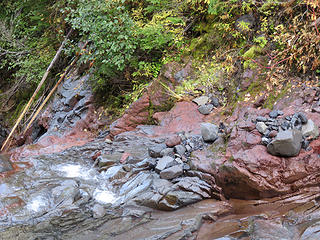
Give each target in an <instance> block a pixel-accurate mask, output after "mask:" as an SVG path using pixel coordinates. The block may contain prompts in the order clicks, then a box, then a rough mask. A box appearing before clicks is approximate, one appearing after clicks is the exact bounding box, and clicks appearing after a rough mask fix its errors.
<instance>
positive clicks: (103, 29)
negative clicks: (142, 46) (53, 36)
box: [64, 0, 137, 83]
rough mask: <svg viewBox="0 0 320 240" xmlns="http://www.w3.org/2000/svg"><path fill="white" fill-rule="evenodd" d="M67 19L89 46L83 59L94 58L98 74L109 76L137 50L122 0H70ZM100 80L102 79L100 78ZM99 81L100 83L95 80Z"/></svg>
mask: <svg viewBox="0 0 320 240" xmlns="http://www.w3.org/2000/svg"><path fill="white" fill-rule="evenodd" d="M68 2H69V5H72V3H73V4H74V6H72V7H70V6H68V7H66V8H65V9H64V12H67V13H68V17H67V18H66V21H67V22H68V23H70V24H71V25H72V27H73V28H74V29H76V30H78V31H79V33H80V35H81V36H82V38H83V41H87V40H89V41H90V43H91V45H90V49H89V51H88V52H87V54H85V55H83V57H82V60H83V61H85V62H86V61H95V64H96V69H97V71H98V72H99V73H101V74H105V75H107V76H111V75H113V74H115V73H116V72H117V71H122V70H123V69H124V68H125V66H126V65H127V64H128V62H129V61H130V60H131V59H132V56H133V53H134V51H135V49H136V44H137V43H136V40H135V38H134V32H133V29H134V27H135V25H134V22H133V21H132V19H131V18H130V16H129V13H128V11H127V10H126V8H125V7H124V6H123V1H105V0H94V1H90V2H89V1H87V0H78V1H76V2H75V1H73V0H69V1H68ZM99 80H101V79H99ZM98 83H99V82H98Z"/></svg>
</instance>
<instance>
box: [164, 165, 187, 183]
mask: <svg viewBox="0 0 320 240" xmlns="http://www.w3.org/2000/svg"><path fill="white" fill-rule="evenodd" d="M182 173H183V165H181V164H180V165H175V166H172V167H169V168H167V169H164V170H162V171H161V172H160V177H161V178H163V179H173V178H176V177H179V176H180V175H181V174H182Z"/></svg>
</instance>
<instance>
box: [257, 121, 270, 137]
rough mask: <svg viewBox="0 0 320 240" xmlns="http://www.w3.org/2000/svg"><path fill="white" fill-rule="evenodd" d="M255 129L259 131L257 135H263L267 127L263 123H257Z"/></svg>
mask: <svg viewBox="0 0 320 240" xmlns="http://www.w3.org/2000/svg"><path fill="white" fill-rule="evenodd" d="M256 128H257V130H258V131H259V133H261V134H263V135H264V134H266V132H267V130H268V126H267V125H266V124H265V123H264V122H257V124H256Z"/></svg>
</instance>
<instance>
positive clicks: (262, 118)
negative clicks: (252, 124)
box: [256, 116, 268, 122]
mask: <svg viewBox="0 0 320 240" xmlns="http://www.w3.org/2000/svg"><path fill="white" fill-rule="evenodd" d="M256 121H257V122H267V121H268V118H266V117H262V116H259V117H257V118H256Z"/></svg>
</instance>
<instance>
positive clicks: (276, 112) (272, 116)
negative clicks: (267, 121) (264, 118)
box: [269, 110, 279, 118]
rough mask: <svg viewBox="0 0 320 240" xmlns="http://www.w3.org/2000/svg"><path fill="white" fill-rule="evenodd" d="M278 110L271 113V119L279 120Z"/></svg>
mask: <svg viewBox="0 0 320 240" xmlns="http://www.w3.org/2000/svg"><path fill="white" fill-rule="evenodd" d="M278 115H279V114H278V110H273V111H271V112H270V113H269V117H271V118H277V117H278Z"/></svg>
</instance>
